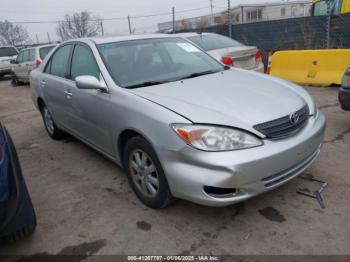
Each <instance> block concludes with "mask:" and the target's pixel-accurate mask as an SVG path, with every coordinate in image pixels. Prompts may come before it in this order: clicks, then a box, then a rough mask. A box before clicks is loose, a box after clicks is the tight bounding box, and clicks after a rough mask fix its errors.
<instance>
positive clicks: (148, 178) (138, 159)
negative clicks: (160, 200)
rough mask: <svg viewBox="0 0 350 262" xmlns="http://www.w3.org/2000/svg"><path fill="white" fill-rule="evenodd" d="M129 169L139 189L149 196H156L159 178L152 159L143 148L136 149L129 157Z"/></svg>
mask: <svg viewBox="0 0 350 262" xmlns="http://www.w3.org/2000/svg"><path fill="white" fill-rule="evenodd" d="M129 169H130V173H131V176H132V180H133V182H134V184H135V185H136V187H137V189H138V190H139V191H140V192H141V193H142V194H143V195H145V196H147V197H152V198H153V197H155V196H156V195H157V193H158V190H159V178H158V173H157V169H156V166H155V165H154V163H153V161H152V159H151V158H150V157H149V156H148V155H147V154H146V153H145V152H144V151H142V150H140V149H137V150H134V151H133V152H132V153H131V154H130V157H129Z"/></svg>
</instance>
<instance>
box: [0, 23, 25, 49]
mask: <svg viewBox="0 0 350 262" xmlns="http://www.w3.org/2000/svg"><path fill="white" fill-rule="evenodd" d="M28 41H30V38H29V35H28V32H27V30H26V29H25V28H24V27H23V26H20V25H14V24H13V23H11V22H9V21H7V20H5V21H3V22H2V21H0V44H1V45H21V44H23V43H24V42H28Z"/></svg>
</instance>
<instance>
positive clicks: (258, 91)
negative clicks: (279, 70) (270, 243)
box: [31, 35, 326, 208]
mask: <svg viewBox="0 0 350 262" xmlns="http://www.w3.org/2000/svg"><path fill="white" fill-rule="evenodd" d="M31 85H32V87H33V102H34V104H35V105H36V106H37V108H38V109H39V110H40V112H41V114H42V115H43V121H44V124H45V127H46V130H47V132H48V134H49V135H50V136H51V137H52V138H53V139H59V138H61V137H62V136H63V135H64V133H65V132H66V133H70V134H72V135H73V136H75V137H77V138H78V139H80V140H81V141H83V142H84V143H86V144H88V145H89V146H91V147H92V148H94V149H95V150H97V151H98V152H100V153H101V154H103V155H105V156H106V157H108V158H110V159H111V160H112V161H114V162H116V163H117V164H119V165H121V166H122V167H124V169H125V171H126V173H127V175H128V178H129V181H130V185H131V187H132V188H133V190H134V191H135V193H136V195H137V196H138V198H139V199H140V200H141V201H142V202H143V203H144V204H146V205H148V206H150V207H153V208H161V207H165V206H166V205H168V204H169V203H171V201H172V200H173V199H174V198H182V199H186V200H189V201H192V202H196V203H199V204H203V205H209V206H225V205H230V204H233V203H237V202H240V201H243V200H245V199H248V198H250V197H252V196H255V195H258V194H260V193H263V192H265V191H268V190H271V189H274V188H276V187H278V186H280V185H282V184H284V183H286V182H288V181H290V180H291V179H293V178H295V177H296V176H298V175H300V174H301V173H302V172H303V171H304V170H305V169H306V168H307V167H308V166H310V165H311V163H312V162H313V161H314V160H315V159H316V157H317V156H318V154H319V152H320V146H321V142H322V139H323V135H324V131H325V126H326V120H325V117H324V115H323V114H322V113H320V112H319V111H318V109H317V107H316V105H315V103H314V101H313V100H312V98H311V97H310V95H309V94H308V93H307V92H306V91H305V90H304V89H303V88H301V87H300V86H297V85H294V84H292V83H289V82H286V81H284V80H281V79H277V78H272V77H270V76H267V75H263V74H260V73H256V72H254V71H247V70H243V69H238V68H230V67H225V66H223V65H222V64H220V63H219V62H218V61H216V60H215V59H213V58H212V57H211V56H209V55H208V54H206V53H205V52H203V51H202V50H200V49H199V48H198V47H196V46H194V45H193V44H191V42H188V41H187V40H185V39H183V38H179V37H176V36H166V35H147V36H145V35H139V36H126V37H115V38H89V39H78V40H72V41H68V42H65V43H63V44H61V45H60V46H58V47H56V49H55V50H53V52H51V54H50V55H49V56H48V57H46V59H45V60H44V62H43V64H42V65H41V66H40V67H39V68H38V69H36V70H34V71H32V73H31Z"/></svg>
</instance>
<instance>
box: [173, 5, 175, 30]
mask: <svg viewBox="0 0 350 262" xmlns="http://www.w3.org/2000/svg"><path fill="white" fill-rule="evenodd" d="M173 34H175V7H173Z"/></svg>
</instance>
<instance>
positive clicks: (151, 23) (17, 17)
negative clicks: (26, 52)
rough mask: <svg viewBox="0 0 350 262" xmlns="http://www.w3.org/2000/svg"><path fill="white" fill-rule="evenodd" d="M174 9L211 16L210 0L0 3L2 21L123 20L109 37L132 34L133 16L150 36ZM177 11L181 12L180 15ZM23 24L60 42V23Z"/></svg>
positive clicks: (236, 0)
mask: <svg viewBox="0 0 350 262" xmlns="http://www.w3.org/2000/svg"><path fill="white" fill-rule="evenodd" d="M212 1H213V6H214V12H219V11H223V10H224V9H225V8H227V0H212ZM280 1H283V0H231V6H235V5H239V4H252V3H266V2H280ZM285 1H286V0H285ZM173 6H174V7H175V17H176V19H183V18H188V17H194V16H200V15H205V14H209V13H210V0H0V21H3V20H8V21H10V22H31V21H57V20H61V19H62V18H63V16H64V15H65V14H67V13H68V14H72V13H74V12H81V11H85V10H86V11H89V12H91V13H92V14H93V15H97V16H99V17H101V18H122V19H120V20H112V21H104V23H103V25H104V31H105V34H107V35H123V34H128V33H129V29H128V21H127V19H125V18H126V17H127V16H130V17H131V26H132V28H133V29H135V32H136V33H150V32H155V31H156V30H157V23H159V22H166V21H171V19H172V15H171V10H172V7H173ZM192 9H198V10H192ZM186 10H192V11H186ZM176 11H179V13H178V14H176ZM183 11H185V12H183ZM164 13H166V14H164ZM167 13H169V14H167ZM152 14H163V15H161V16H153V17H147V18H136V16H143V15H152ZM133 17H135V18H133ZM21 25H22V26H24V27H25V28H26V29H27V31H28V33H29V35H30V37H31V38H32V40H33V42H36V38H37V37H38V39H39V41H40V42H47V41H48V36H47V33H49V35H50V38H51V40H59V38H58V36H57V35H56V27H57V24H55V23H40V24H30V23H23V24H21Z"/></svg>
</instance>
